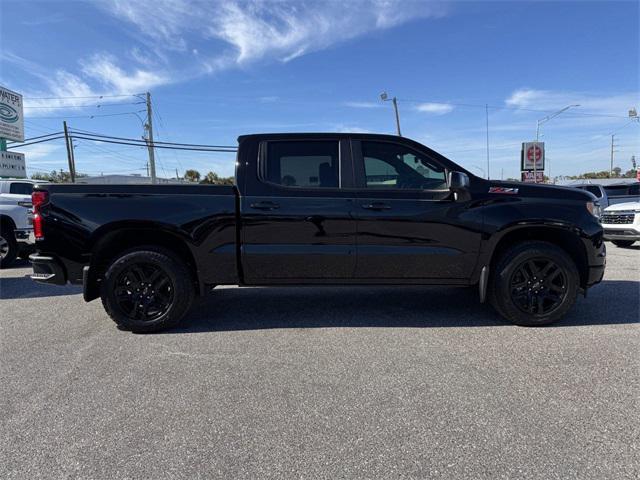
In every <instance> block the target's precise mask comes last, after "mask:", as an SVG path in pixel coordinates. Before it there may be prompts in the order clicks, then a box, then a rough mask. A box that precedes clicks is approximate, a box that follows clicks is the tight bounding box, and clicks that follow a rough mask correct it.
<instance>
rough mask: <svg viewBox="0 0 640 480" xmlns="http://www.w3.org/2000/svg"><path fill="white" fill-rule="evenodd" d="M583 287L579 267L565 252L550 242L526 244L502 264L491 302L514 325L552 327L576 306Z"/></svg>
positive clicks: (508, 253) (507, 255)
mask: <svg viewBox="0 0 640 480" xmlns="http://www.w3.org/2000/svg"><path fill="white" fill-rule="evenodd" d="M579 286H580V275H579V273H578V269H577V267H576V264H575V263H574V261H573V259H572V258H571V257H570V256H569V255H568V254H567V253H566V252H565V251H564V250H562V249H561V248H559V247H557V246H556V245H553V244H551V243H547V242H535V241H531V242H523V243H519V244H517V245H514V246H513V247H511V248H510V249H509V250H507V251H506V252H505V253H504V254H503V255H502V256H501V258H500V259H499V260H498V262H497V264H496V269H495V272H494V274H493V275H492V277H491V280H490V288H489V300H490V302H491V304H492V305H493V307H494V308H495V309H496V310H497V311H498V313H499V314H500V315H502V316H503V317H504V318H506V319H507V320H509V321H510V322H511V323H514V324H516V325H524V326H540V325H548V324H550V323H553V322H555V321H556V320H559V319H560V318H561V317H562V316H564V314H565V313H567V311H569V309H570V308H571V307H572V306H573V304H574V303H575V301H576V296H577V294H578V289H579Z"/></svg>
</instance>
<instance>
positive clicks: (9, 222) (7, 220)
mask: <svg viewBox="0 0 640 480" xmlns="http://www.w3.org/2000/svg"><path fill="white" fill-rule="evenodd" d="M7 226H8V227H9V228H11V229H13V230H15V229H16V222H15V221H14V220H13V218H11V217H10V216H9V215H5V214H0V228H6V227H7Z"/></svg>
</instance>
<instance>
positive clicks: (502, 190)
mask: <svg viewBox="0 0 640 480" xmlns="http://www.w3.org/2000/svg"><path fill="white" fill-rule="evenodd" d="M489 193H505V194H507V195H515V194H516V193H518V189H517V188H507V187H489Z"/></svg>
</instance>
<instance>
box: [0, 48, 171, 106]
mask: <svg viewBox="0 0 640 480" xmlns="http://www.w3.org/2000/svg"><path fill="white" fill-rule="evenodd" d="M0 58H1V59H2V60H3V61H6V62H10V63H12V64H14V65H17V66H19V67H20V68H21V69H22V70H24V71H25V72H27V73H29V74H30V75H32V76H34V77H36V78H38V79H39V80H40V81H41V82H42V85H43V88H41V89H38V90H25V89H22V91H23V93H24V96H25V102H24V107H25V110H26V112H27V114H28V116H30V117H33V116H41V115H47V114H50V113H51V112H52V111H60V109H61V108H62V107H68V109H70V110H73V109H74V108H76V107H84V106H88V105H98V104H100V103H104V102H105V101H108V102H109V103H115V102H119V101H131V97H121V98H118V97H116V98H108V100H105V99H104V98H102V99H101V98H96V97H100V96H110V95H128V94H131V93H139V92H142V91H145V90H149V89H151V88H153V87H157V86H158V85H163V84H167V83H170V82H171V81H173V79H172V78H170V77H169V75H168V74H166V73H164V72H162V71H153V70H151V69H148V70H145V69H139V68H138V69H132V70H131V71H129V72H127V71H125V70H123V69H122V68H121V67H120V66H119V65H118V64H117V61H116V59H115V58H114V57H112V56H109V55H105V54H96V55H94V56H92V57H91V58H89V59H88V60H85V61H82V62H81V68H80V71H79V72H78V74H74V73H70V72H69V71H67V70H62V69H59V70H56V71H54V72H53V73H51V72H49V71H48V70H47V69H45V68H44V67H42V66H40V65H38V64H36V63H34V62H31V61H29V60H27V59H24V58H22V57H20V56H18V55H15V54H12V53H10V52H3V53H2V54H0Z"/></svg>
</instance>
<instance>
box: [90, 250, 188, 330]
mask: <svg viewBox="0 0 640 480" xmlns="http://www.w3.org/2000/svg"><path fill="white" fill-rule="evenodd" d="M100 297H101V298H102V305H103V306H104V309H105V310H106V312H107V313H108V314H109V316H110V317H111V319H112V320H113V321H114V322H116V323H117V324H118V326H119V327H120V328H122V329H125V330H131V331H133V332H137V333H142V332H156V331H160V330H165V329H167V328H172V327H175V326H177V325H178V324H179V323H180V321H181V320H182V318H183V317H184V316H185V314H186V313H187V312H188V311H189V308H190V307H191V303H192V302H193V297H194V286H193V282H192V278H191V275H190V274H189V270H188V268H187V266H186V265H185V263H184V262H183V261H181V260H180V259H179V258H177V257H175V256H173V255H172V254H171V253H170V252H168V251H164V250H159V249H155V248H153V247H146V248H140V249H136V250H133V251H129V252H127V253H125V254H123V255H122V256H120V257H118V258H116V259H115V260H114V261H113V263H111V265H110V266H109V268H108V269H107V272H106V273H105V277H104V281H103V282H102V286H101V291H100Z"/></svg>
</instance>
